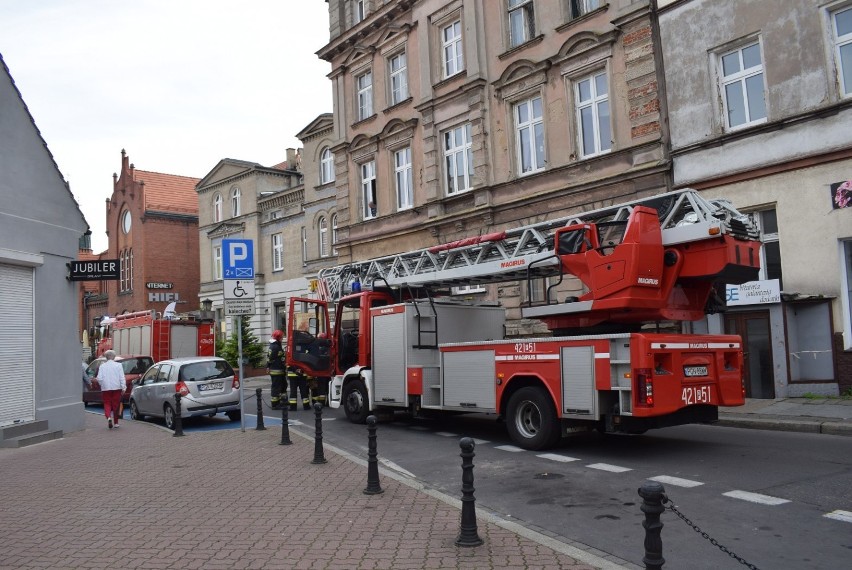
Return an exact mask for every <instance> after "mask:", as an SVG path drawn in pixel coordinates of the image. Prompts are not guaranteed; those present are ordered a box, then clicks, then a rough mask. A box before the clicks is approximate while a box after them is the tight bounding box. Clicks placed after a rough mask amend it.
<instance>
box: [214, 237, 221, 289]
mask: <svg viewBox="0 0 852 570" xmlns="http://www.w3.org/2000/svg"><path fill="white" fill-rule="evenodd" d="M213 280H214V281H221V280H222V244H217V245H214V246H213Z"/></svg>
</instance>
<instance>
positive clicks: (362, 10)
mask: <svg viewBox="0 0 852 570" xmlns="http://www.w3.org/2000/svg"><path fill="white" fill-rule="evenodd" d="M365 3H366V0H352V25H353V26H354V25H355V24H358V23H359V22H361V21H363V20H364V17H365V16H366V15H367V7H366V6H365Z"/></svg>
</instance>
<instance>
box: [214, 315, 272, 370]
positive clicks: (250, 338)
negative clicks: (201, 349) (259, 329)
mask: <svg viewBox="0 0 852 570" xmlns="http://www.w3.org/2000/svg"><path fill="white" fill-rule="evenodd" d="M240 329H241V330H242V336H243V362H244V363H248V364H251V365H252V366H254V367H255V368H261V367H262V366H263V365H264V362H265V361H266V346H264V344H263V343H262V342H260V340H259V339H258V338H257V336H256V335H255V334H254V333H253V332H252V330H251V327H250V326H249V317H248V315H243V316H241V317H240ZM216 354H218V355H219V356H221V357H222V358H224V359H225V360H227V361H228V362H229V363H230V364H231V366H233V367H234V368H237V367H238V366H239V344H238V339H237V331H236V330H234V331H233V332H232V333H231V336H230V337H229V338H228V340H226V341H225V342H217V343H216Z"/></svg>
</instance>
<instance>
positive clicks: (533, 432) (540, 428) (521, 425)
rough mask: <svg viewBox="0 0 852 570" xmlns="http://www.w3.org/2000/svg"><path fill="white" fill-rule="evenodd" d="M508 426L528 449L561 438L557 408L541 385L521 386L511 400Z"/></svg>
mask: <svg viewBox="0 0 852 570" xmlns="http://www.w3.org/2000/svg"><path fill="white" fill-rule="evenodd" d="M508 411H509V413H508V417H507V418H506V428H507V429H508V430H509V436H510V437H511V438H512V440H514V441H515V443H517V444H518V445H519V446H520V447H523V448H524V449H531V450H539V449H547V448H548V447H552V446H554V445H555V444H556V442H557V441H559V435H560V434H559V422H558V420H557V419H556V410H554V409H553V403H552V402H551V401H550V398H549V397H548V395H547V393H546V392H545V391H544V390H542V389H541V388H535V387H531V386H528V387H526V388H521V389H520V390H518V391H517V392H515V393H514V394H512V397H511V398H510V399H509V406H508Z"/></svg>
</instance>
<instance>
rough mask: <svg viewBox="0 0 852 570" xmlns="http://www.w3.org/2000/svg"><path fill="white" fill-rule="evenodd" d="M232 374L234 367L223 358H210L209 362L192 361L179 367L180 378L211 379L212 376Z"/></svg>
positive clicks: (222, 376) (225, 376) (219, 376)
mask: <svg viewBox="0 0 852 570" xmlns="http://www.w3.org/2000/svg"><path fill="white" fill-rule="evenodd" d="M233 375H234V369H233V368H231V365H230V364H228V363H227V362H225V361H224V360H211V361H209V362H193V363H192V364H187V365H185V366H184V367H182V368H181V369H180V379H181V380H184V381H186V380H195V381H202V380H212V379H214V378H227V377H228V376H233Z"/></svg>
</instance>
